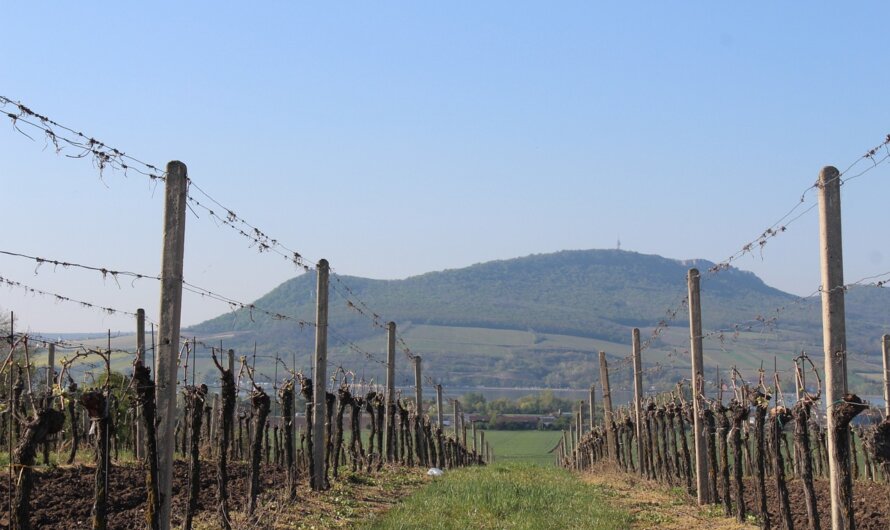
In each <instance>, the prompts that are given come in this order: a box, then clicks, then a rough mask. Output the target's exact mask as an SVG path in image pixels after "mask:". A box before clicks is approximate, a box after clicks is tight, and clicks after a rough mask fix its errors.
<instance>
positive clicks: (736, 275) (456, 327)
mask: <svg viewBox="0 0 890 530" xmlns="http://www.w3.org/2000/svg"><path fill="white" fill-rule="evenodd" d="M712 265H713V263H711V262H708V261H705V260H689V261H680V260H672V259H667V258H663V257H660V256H656V255H646V254H639V253H636V252H628V251H621V250H577V251H562V252H556V253H552V254H538V255H532V256H526V257H522V258H516V259H509V260H499V261H492V262H487V263H480V264H476V265H472V266H469V267H466V268H461V269H452V270H445V271H441V272H431V273H427V274H422V275H419V276H413V277H410V278H406V279H404V280H371V279H366V278H358V277H349V276H346V277H342V278H341V279H340V280H338V279H336V277H334V278H332V280H331V294H330V300H331V308H330V325H331V330H332V335H331V337H332V338H331V339H330V341H331V344H332V348H333V349H334V350H336V349H337V347H338V345H339V346H340V347H344V346H345V343H346V341H352V342H355V343H357V344H359V345H360V346H362V347H368V348H370V349H371V350H373V351H375V352H379V351H380V350H381V347H378V346H377V345H378V344H380V345H382V338H381V337H382V332H381V331H380V330H379V329H378V328H375V327H374V326H372V325H371V322H370V320H369V319H367V318H365V317H364V316H362V315H360V314H359V313H358V312H357V311H356V310H354V309H351V308H350V307H348V304H347V302H346V299H345V297H344V296H342V295H346V296H350V297H352V296H351V295H350V294H349V292H348V291H347V287H348V289H351V291H352V293H354V294H355V297H354V299H353V302H354V303H355V305H356V306H357V307H358V308H360V309H361V310H362V311H364V312H365V313H367V314H369V315H370V313H371V311H373V312H376V313H377V314H378V315H380V317H381V319H385V320H394V321H396V322H397V323H398V324H399V327H400V331H401V332H402V333H403V334H406V337H412V338H413V339H415V340H413V341H411V342H412V347H413V348H414V349H415V350H417V351H418V353H423V352H424V349H426V350H428V351H430V352H439V353H441V354H443V355H446V356H448V357H450V356H451V355H454V356H458V357H459V356H460V355H461V354H471V353H474V352H477V351H481V350H485V349H486V348H487V347H486V344H488V343H489V342H491V341H494V342H495V343H500V342H503V343H505V344H500V346H504V345H507V346H509V345H510V344H513V342H515V341H516V340H520V339H518V337H519V335H516V333H510V332H522V333H524V334H525V336H528V337H530V338H529V341H530V343H529V344H527V345H523V346H522V347H521V348H518V349H516V348H513V349H511V350H510V352H511V353H512V355H514V357H515V355H517V354H524V353H528V354H535V353H536V352H537V353H539V354H541V355H547V354H548V353H550V351H549V350H548V349H547V348H546V346H547V344H545V342H547V341H545V338H546V337H547V336H558V337H576V338H584V339H589V341H588V342H587V343H583V341H582V342H576V343H577V344H578V346H576V347H575V348H574V349H577V350H585V349H587V348H593V349H596V347H604V348H605V349H607V350H612V349H614V348H608V345H609V344H618V345H626V344H628V342H629V336H630V329H631V328H632V327H639V328H641V329H642V330H643V333H644V334H646V333H649V332H651V330H652V328H653V327H654V326H655V325H656V324H657V323H658V322H659V321H661V320H663V319H665V318H666V311H667V310H668V309H670V308H675V309H679V312H678V314H677V318H676V319H675V320H674V321H673V322H672V333H673V332H676V331H678V330H680V329H682V328H683V327H684V326H686V319H687V314H686V309H685V307H682V306H680V305H679V303H680V302H681V300H682V298H683V297H684V295H685V293H686V280H685V277H686V274H687V271H688V269H689V268H690V267H697V268H698V269H699V270H700V271H701V272H702V276H703V280H702V306H703V313H704V324H705V328H706V329H719V328H727V329H731V328H733V326H734V325H735V324H742V325H743V326H742V328H740V329H742V330H743V331H744V330H746V329H748V327H747V326H749V325H752V326H753V327H752V328H751V332H760V334H761V336H763V334H764V333H766V332H769V333H770V334H771V335H770V336H776V337H779V338H778V339H777V340H778V341H779V342H777V343H775V344H772V345H771V346H770V347H767V348H765V349H766V350H767V351H768V350H770V349H772V348H773V347H780V343H781V347H782V348H784V347H786V346H787V344H785V343H783V342H782V340H791V341H792V342H794V343H795V344H797V345H807V344H810V346H812V344H816V343H817V342H814V341H817V340H821V332H820V331H819V326H820V320H819V310H818V300H817V299H814V300H811V301H809V302H804V303H801V302H800V299H799V298H798V297H796V296H794V295H791V294H788V293H785V292H782V291H780V290H778V289H774V288H772V287H769V286H767V285H766V284H764V283H763V282H762V281H761V280H760V279H759V278H758V277H757V276H755V275H754V274H752V273H749V272H743V271H739V270H737V269H729V270H726V271H723V272H721V273H719V274H709V273H708V269H709V268H710V267H711V266H712ZM360 300H361V301H364V302H366V303H367V306H368V308H370V309H368V308H366V307H363V306H362V305H361V304H360V302H359V301H360ZM848 300H849V302H848V311H849V316H850V318H849V320H850V324H849V326H850V328H851V331H855V332H857V333H858V334H860V335H861V337H858V336H852V337H851V339H850V341H849V342H850V346H851V349H854V348H857V347H858V348H861V349H863V350H864V349H868V348H870V347H871V346H873V344H872V343H876V341H877V337H879V336H880V334H881V333H883V332H884V331H882V327H883V329H884V330H886V329H887V324H888V322H887V320H888V319H887V315H890V311H888V310H890V296H887V295H886V292H885V291H884V290H880V289H865V288H863V289H854V290H851V291H850V293H849V295H848ZM256 306H257V307H260V308H263V309H269V310H272V311H276V312H281V313H284V314H287V315H292V316H297V317H300V318H303V319H305V320H307V321H313V320H314V315H315V276H314V274H312V273H310V274H304V275H301V276H299V277H296V278H293V279H291V280H288V281H286V282H284V283H283V284H281V285H280V286H278V287H277V288H275V289H274V290H272V291H271V292H269V293H268V294H266V295H265V296H263V297H262V298H260V299H259V300H257V301H256ZM780 307H784V308H785V309H784V310H783V311H781V312H780V313H776V312H775V309H776V308H780ZM774 316H777V317H778V318H779V320H778V321H777V322H776V324H775V325H774V326H766V327H765V326H763V324H761V323H759V322H758V318H762V319H764V320H770V319H772V318H773V317H774ZM777 329H778V330H779V331H781V332H782V333H777V332H776V330H777ZM461 330H466V331H465V332H462V331H461ZM469 330H472V332H470V331H469ZM480 330H490V332H491V333H494V332H496V331H501V332H503V333H500V334H497V333H495V334H494V335H492V334H491V333H489V334H488V335H489V336H487V337H483V338H480V337H478V335H479V333H480ZM188 333H190V334H198V335H200V336H205V337H206V336H223V337H224V338H225V339H224V340H225V342H226V344H227V345H230V346H232V347H236V348H239V347H240V348H246V347H250V348H251V349H252V347H253V344H254V342H255V341H256V343H257V347H258V349H259V350H261V351H265V352H282V353H286V352H291V351H293V350H295V349H296V350H297V351H298V353H299V355H300V356H304V355H306V354H308V351H309V350H310V349H311V344H312V342H313V333H312V331H311V330H310V329H309V328H307V329H306V330H303V331H300V329H299V327H298V326H296V325H295V324H294V323H293V322H290V321H278V320H274V319H272V318H269V317H267V316H265V315H263V314H261V313H258V312H253V314H250V312H248V311H239V312H237V313H228V314H223V315H221V316H219V317H217V318H215V319H212V320H209V321H207V322H204V323H202V324H200V325H197V326H194V327H193V328H191V329H190V330H189V331H188ZM681 335H682V334H681ZM728 335H730V334H728ZM749 335H750V333H749ZM671 336H672V335H671V333H666V334H665V336H664V338H663V339H662V340H660V341H658V342H657V343H655V344H654V345H653V349H661V350H664V351H669V350H671V349H672V348H675V347H677V345H678V344H674V343H672V339H671ZM472 337H476V338H472ZM744 338H745V337H742V339H744ZM749 338H750V337H749ZM780 339H781V340H780ZM449 341H450V342H451V344H450V345H449V344H447V343H448V342H449ZM591 341H592V342H591ZM520 342H521V340H520ZM550 342H553V339H552V337H551V339H550ZM556 342H559V341H556ZM562 342H563V343H562V344H559V345H555V346H554V348H555V349H557V350H559V351H565V350H566V349H572V347H571V346H570V345H569V344H568V343H567V342H566V341H562ZM568 342H571V341H568ZM674 342H676V341H674ZM426 343H429V344H428V347H425V346H426V345H427V344H426ZM600 343H605V344H606V346H602V345H601V344H600ZM536 344H539V345H541V348H540V349H536V348H535V345H536ZM585 344H586V345H585ZM598 344H600V345H599V346H598ZM680 344H682V342H681V343H680ZM721 348H722V349H723V350H726V351H728V348H727V347H726V346H725V344H724V345H723V346H721ZM495 349H497V348H495ZM762 349H763V348H762ZM872 349H873V348H872ZM610 353H611V352H610ZM614 353H616V354H618V353H621V352H614ZM621 354H622V355H623V354H624V353H621ZM727 362H731V361H727ZM556 364H558V363H555V364H554V363H551V365H550V366H551V368H552V369H555V366H556ZM727 366H728V365H727ZM443 368H444V367H443ZM451 368H453V367H449V370H450V371H451V372H452V373H458V372H460V370H457V369H451ZM547 375H549V373H548V374H534V375H533V377H531V379H532V380H541V379H546V377H547ZM556 379H558V380H560V381H561V380H562V379H560V378H559V377H557V378H556ZM477 382H478V381H477Z"/></svg>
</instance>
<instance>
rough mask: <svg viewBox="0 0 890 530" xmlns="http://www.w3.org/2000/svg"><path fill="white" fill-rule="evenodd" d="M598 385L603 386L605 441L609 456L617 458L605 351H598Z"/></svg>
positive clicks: (616, 443) (616, 441) (616, 442)
mask: <svg viewBox="0 0 890 530" xmlns="http://www.w3.org/2000/svg"><path fill="white" fill-rule="evenodd" d="M600 385H601V386H602V387H603V423H604V424H605V426H606V443H607V445H608V447H609V456H610V457H611V458H613V459H616V458H618V440H617V439H616V438H615V434H616V433H615V430H614V429H613V428H612V423H613V422H614V420H615V418H614V417H613V416H612V391H611V388H610V386H609V364H608V362H607V361H606V352H604V351H601V352H600Z"/></svg>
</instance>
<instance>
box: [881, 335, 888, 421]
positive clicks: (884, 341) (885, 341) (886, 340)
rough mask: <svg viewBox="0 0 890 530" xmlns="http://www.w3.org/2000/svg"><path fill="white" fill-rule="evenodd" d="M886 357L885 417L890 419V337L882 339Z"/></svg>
mask: <svg viewBox="0 0 890 530" xmlns="http://www.w3.org/2000/svg"><path fill="white" fill-rule="evenodd" d="M881 352H882V353H883V357H884V417H885V418H890V335H884V336H883V337H881Z"/></svg>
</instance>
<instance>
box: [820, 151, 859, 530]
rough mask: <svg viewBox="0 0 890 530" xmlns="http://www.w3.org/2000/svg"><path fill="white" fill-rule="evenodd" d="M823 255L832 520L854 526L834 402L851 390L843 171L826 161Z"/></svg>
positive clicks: (844, 439)
mask: <svg viewBox="0 0 890 530" xmlns="http://www.w3.org/2000/svg"><path fill="white" fill-rule="evenodd" d="M817 187H818V189H819V256H820V265H821V269H822V289H821V290H822V343H823V353H824V355H825V401H826V403H828V414H827V416H828V422H827V423H828V432H827V437H826V438H827V439H828V440H827V441H828V471H829V477H830V481H829V482H830V490H831V526H832V528H834V529H835V530H837V529H840V530H845V529H848V528H853V510H852V502H853V484H852V480H851V473H850V472H851V468H850V436H849V434H848V432H847V429H839V428H837V427H836V419H835V417H834V416H835V415H834V409H833V408H832V407H833V406H834V405H835V403H838V402H839V401H843V399H844V395H845V394H846V393H847V332H846V319H845V314H844V289H843V285H844V256H843V241H842V239H841V188H840V173H839V172H838V170H837V169H836V168H833V167H830V166H829V167H824V168H822V171H820V172H819V181H818V183H817Z"/></svg>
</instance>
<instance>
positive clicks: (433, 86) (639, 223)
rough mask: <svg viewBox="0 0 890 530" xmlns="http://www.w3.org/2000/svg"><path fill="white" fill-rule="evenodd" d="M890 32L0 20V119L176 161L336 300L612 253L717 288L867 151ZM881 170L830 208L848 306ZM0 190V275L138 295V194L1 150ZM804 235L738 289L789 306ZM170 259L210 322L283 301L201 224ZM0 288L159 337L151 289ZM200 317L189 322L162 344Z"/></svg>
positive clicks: (720, 12)
mask: <svg viewBox="0 0 890 530" xmlns="http://www.w3.org/2000/svg"><path fill="white" fill-rule="evenodd" d="M888 15H890V6H888V5H887V4H886V3H883V2H873V3H862V4H859V3H857V4H856V5H855V6H854V5H851V4H844V3H837V2H831V3H829V2H814V3H807V4H806V5H802V4H794V3H766V2H762V3H724V2H684V3H674V2H672V3H667V2H642V3H641V2H612V3H603V5H596V4H595V3H593V2H580V3H569V2H560V3H556V4H555V3H545V2H541V3H524V2H484V3H480V2H448V3H447V4H438V5H432V4H430V3H419V2H402V3H396V2H374V3H368V2H362V3H337V4H331V3H324V4H314V5H307V4H301V3H296V2H277V3H271V2H270V3H261V4H250V5H248V4H241V3H222V2H204V3H198V2H186V3H183V2H176V3H170V2H164V3H157V2H155V3H152V4H151V5H150V6H149V5H134V4H129V3H120V2H115V3H111V2H108V3H86V4H84V3H77V4H75V3H51V4H44V3H35V2H7V3H5V4H4V15H3V18H4V21H5V24H4V30H3V34H2V42H3V49H4V51H5V53H4V54H3V59H2V67H0V94H2V95H5V96H7V97H10V98H13V99H20V100H21V101H22V102H24V103H25V104H27V105H29V106H31V107H32V108H33V109H34V110H36V111H38V112H41V113H44V114H46V115H48V116H50V117H51V118H53V119H55V120H57V121H59V122H61V123H63V124H68V125H71V126H73V127H75V128H77V129H80V130H82V131H84V132H85V133H87V134H89V135H93V136H95V137H96V138H99V139H102V140H103V141H105V142H107V143H109V144H110V145H113V146H115V147H119V148H121V149H123V150H124V151H126V152H128V153H130V154H132V155H134V156H136V157H139V158H141V159H143V160H147V161H151V162H154V163H157V164H164V163H166V161H168V160H172V159H181V160H183V161H184V162H186V163H187V164H188V167H189V174H190V176H191V177H192V178H193V179H194V181H195V182H196V183H198V184H199V185H200V186H202V187H203V188H204V189H205V190H208V191H210V192H211V193H212V194H214V195H215V196H216V197H217V198H218V199H220V200H221V201H222V202H224V203H226V204H227V205H231V206H232V207H233V209H235V211H236V212H238V213H239V214H240V215H242V216H243V217H245V218H247V219H248V220H250V221H251V222H253V223H254V224H257V225H258V226H260V227H262V228H264V229H265V230H266V231H267V232H268V233H269V234H270V235H272V236H273V237H276V238H278V239H280V240H281V241H283V242H285V243H286V244H287V245H288V246H290V247H292V248H295V249H297V250H299V251H301V252H302V253H304V254H305V255H306V256H308V257H310V258H312V259H318V258H320V257H326V258H328V259H329V260H330V262H331V264H332V266H333V267H334V268H335V269H336V270H337V271H339V272H340V273H342V274H351V275H361V276H369V277H373V278H403V277H406V276H410V275H413V274H418V273H423V272H427V271H431V270H440V269H444V268H453V267H461V266H466V265H469V264H472V263H476V262H481V261H487V260H491V259H499V258H511V257H516V256H522V255H527V254H531V253H541V252H551V251H557V250H561V249H578V248H612V247H614V246H615V244H616V240H617V239H618V238H619V237H620V238H621V241H622V244H623V248H625V249H628V250H636V251H640V252H644V253H657V254H661V255H664V256H668V257H672V258H706V259H711V260H714V261H719V260H721V259H723V258H725V257H727V256H729V255H730V254H732V253H733V252H735V251H736V250H737V249H738V248H739V247H741V245H742V244H744V243H745V242H746V241H749V240H751V239H752V238H754V237H756V236H757V235H758V234H759V233H760V232H761V231H762V230H763V229H764V228H766V226H768V225H769V224H771V223H772V222H773V221H774V220H776V219H777V218H778V217H780V216H781V215H782V214H783V213H785V211H786V210H787V209H788V208H790V207H791V206H793V205H794V203H795V201H796V200H797V198H798V197H799V195H800V193H801V191H802V190H803V189H804V188H806V187H807V186H808V185H810V184H811V183H812V182H813V181H814V180H815V178H816V176H817V174H818V171H819V169H820V168H821V167H822V166H824V165H828V164H833V165H837V166H839V167H841V166H846V165H847V164H848V163H850V162H852V161H854V160H855V159H856V157H858V156H860V155H862V154H863V153H864V152H865V151H866V149H868V148H869V147H872V146H873V145H875V144H877V143H879V142H880V141H881V140H882V139H883V137H884V135H885V134H887V133H888V132H890V106H888V105H887V103H886V98H887V87H888V86H890V70H888V69H887V68H886V66H887V59H886V49H885V48H886V34H887V32H886V21H887V20H888ZM888 168H890V165H888ZM888 168H883V167H882V168H879V169H877V170H875V171H873V172H871V173H869V174H868V175H867V176H865V177H863V178H861V179H858V180H856V181H853V182H851V183H850V184H849V185H848V186H845V187H844V209H845V218H844V223H845V227H844V228H845V244H846V245H845V257H846V267H847V278H848V280H854V279H858V278H859V277H862V276H866V275H868V274H872V273H877V272H884V271H886V270H890V250H888V249H887V244H886V241H887V239H886V237H887V234H886V233H885V229H884V227H886V224H887V223H886V203H887V197H888V193H890V179H888V173H890V169H888ZM0 176H2V177H0V178H2V182H3V199H4V200H3V203H4V210H5V213H6V215H5V218H6V226H5V228H4V229H3V235H2V236H0V248H2V249H4V250H14V251H20V252H26V253H34V254H38V255H41V256H45V257H50V258H61V259H66V260H72V261H80V262H84V263H88V264H97V265H103V266H108V267H112V268H119V269H130V270H135V271H139V272H147V273H157V271H158V270H159V261H160V257H159V254H160V252H159V251H160V246H161V240H160V236H161V233H160V229H161V197H162V195H163V193H162V192H163V190H162V189H160V188H159V189H157V190H155V189H153V188H152V186H150V185H149V184H148V182H147V181H146V180H145V179H143V178H141V177H138V176H133V175H131V176H130V177H128V178H124V177H123V176H122V175H120V174H115V173H107V174H106V175H105V178H104V181H103V180H100V179H99V177H98V175H97V172H96V170H95V168H93V167H92V166H91V164H90V163H89V162H88V161H86V160H74V159H70V158H66V157H65V156H57V155H55V154H53V152H52V149H51V148H47V149H44V145H43V141H42V140H38V141H37V142H31V141H30V140H28V139H27V138H24V137H23V136H21V135H19V134H17V133H16V132H15V131H14V130H13V129H12V127H11V126H10V125H9V123H8V122H7V123H6V125H5V126H2V127H0ZM811 200H812V197H811ZM815 213H816V212H815V211H813V212H811V213H810V214H808V215H807V216H806V217H804V218H803V219H801V220H800V221H799V222H797V223H796V224H795V225H794V226H793V227H792V228H791V229H789V231H788V232H787V233H786V234H783V235H782V236H781V237H780V238H777V239H775V240H774V241H772V242H771V243H770V244H769V245H768V246H767V247H766V249H765V253H764V257H763V259H762V260H761V258H760V256H759V255H758V256H757V257H755V258H752V257H746V258H745V259H744V260H741V261H739V262H737V264H738V265H739V266H740V267H742V268H745V269H748V270H752V271H754V272H756V273H757V274H759V275H760V276H761V277H763V278H764V279H765V280H766V281H767V282H768V283H770V284H771V285H774V286H776V287H778V288H781V289H785V290H788V291H792V292H795V293H799V294H806V293H809V292H811V291H813V290H814V289H815V288H816V287H818V284H819V269H818V246H817V239H818V230H817V225H816V215H815ZM187 238H188V243H187V250H186V272H185V276H186V279H187V280H190V281H192V282H194V283H196V284H198V285H202V286H206V287H209V288H211V289H214V290H216V291H219V292H221V293H223V294H226V295H229V296H232V297H234V298H238V299H242V300H252V299H254V298H256V297H258V296H260V295H262V294H263V293H265V292H267V291H268V290H270V289H272V288H273V287H275V286H276V285H277V284H278V283H279V282H281V281H283V280H285V279H287V278H289V277H291V276H293V275H294V274H295V270H294V268H293V267H290V266H288V265H287V264H286V263H285V262H284V261H283V260H281V259H273V258H272V257H269V256H263V255H257V254H256V252H255V251H253V250H250V249H247V248H246V245H245V243H244V241H243V240H241V239H239V238H237V237H236V236H234V235H233V234H231V233H230V232H228V231H226V230H220V229H217V228H216V226H215V225H214V224H213V223H212V222H211V221H210V220H208V219H206V218H204V217H202V218H200V219H197V218H195V217H193V216H192V217H190V218H189V225H188V228H187ZM0 271H3V272H2V274H0V275H2V276H4V277H8V278H10V279H14V280H17V281H22V282H26V283H28V284H30V285H33V286H34V287H38V288H41V289H46V290H51V291H56V292H60V293H62V294H65V295H68V296H72V297H79V298H82V299H85V300H88V301H93V302H97V303H101V304H106V305H111V306H114V307H121V308H125V309H135V307H138V306H144V307H145V308H146V309H147V310H148V311H149V314H150V315H154V314H156V311H157V299H158V290H157V285H156V284H155V283H152V282H147V281H143V282H138V283H137V284H136V287H135V288H133V287H131V285H130V283H129V282H121V286H120V288H118V286H117V285H116V284H115V283H114V282H113V281H111V280H106V281H105V282H103V281H102V280H101V279H100V278H99V277H98V276H97V275H94V274H87V273H79V272H56V273H52V272H51V271H50V269H49V268H48V267H44V268H42V269H41V270H40V274H38V275H37V276H35V275H34V267H33V264H28V263H24V262H20V261H16V260H13V259H11V258H0ZM677 280H678V282H682V281H683V279H682V278H678V279H677ZM368 302H369V303H371V304H372V305H373V300H369V301H368ZM0 306H2V307H3V308H4V309H7V310H9V309H14V310H15V311H16V312H17V313H19V315H20V317H21V319H22V322H23V325H25V326H27V327H29V328H31V329H34V330H48V331H83V330H89V331H91V330H101V329H104V328H106V327H110V328H112V329H130V328H131V327H132V323H131V319H129V318H123V317H113V316H106V315H101V314H97V313H95V312H91V311H84V310H81V309H79V308H77V307H75V306H70V305H64V304H56V303H54V302H53V301H52V300H49V299H44V298H35V297H30V296H23V295H22V294H21V292H20V291H9V290H7V289H3V290H0ZM765 309H769V308H765ZM225 310H226V307H225V306H221V305H219V304H217V303H214V302H209V301H206V300H201V299H199V298H196V297H194V296H187V297H186V299H185V305H184V308H183V320H184V323H185V324H191V323H195V322H198V321H200V320H203V319H204V318H207V317H210V316H213V315H215V314H217V313H219V312H221V311H225Z"/></svg>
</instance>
